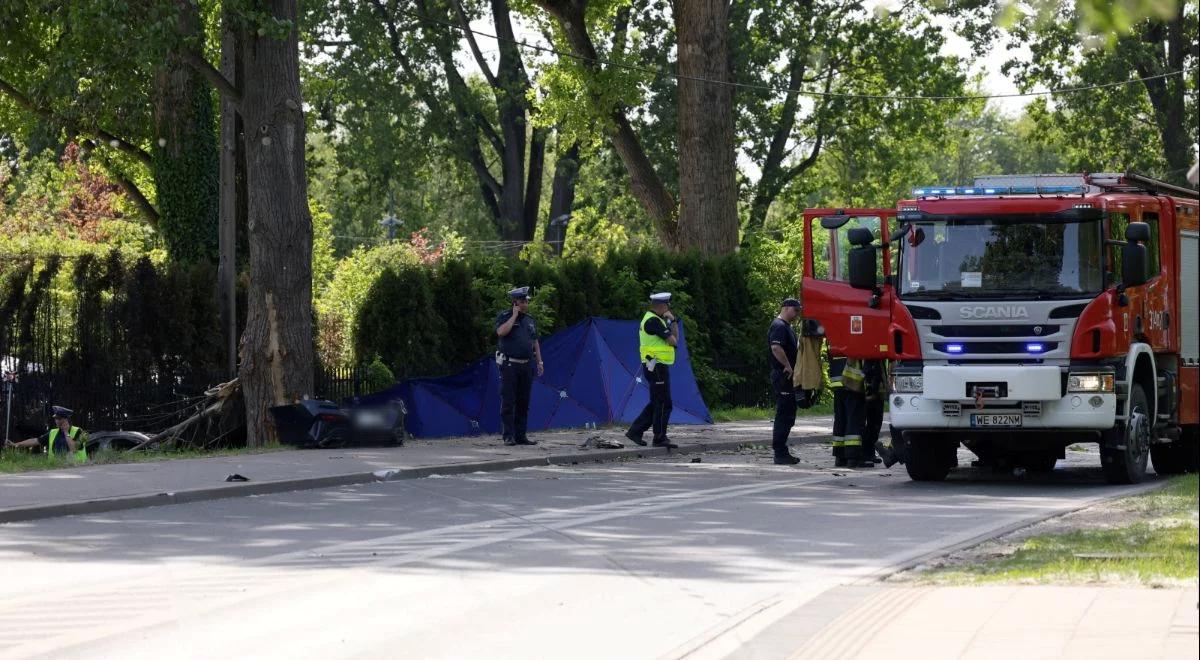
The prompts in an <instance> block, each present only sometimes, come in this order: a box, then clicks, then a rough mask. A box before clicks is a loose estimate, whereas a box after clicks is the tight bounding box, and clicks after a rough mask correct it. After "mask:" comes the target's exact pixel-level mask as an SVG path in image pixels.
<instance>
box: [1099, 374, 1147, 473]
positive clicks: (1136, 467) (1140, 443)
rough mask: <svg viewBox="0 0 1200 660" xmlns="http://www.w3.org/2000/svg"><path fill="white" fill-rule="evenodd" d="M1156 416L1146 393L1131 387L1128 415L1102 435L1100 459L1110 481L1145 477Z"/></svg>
mask: <svg viewBox="0 0 1200 660" xmlns="http://www.w3.org/2000/svg"><path fill="white" fill-rule="evenodd" d="M1152 425H1153V417H1152V412H1151V409H1150V403H1149V400H1148V399H1147V398H1146V392H1145V390H1143V389H1142V386H1141V385H1140V384H1138V383H1134V384H1132V385H1131V386H1130V387H1129V415H1128V417H1127V418H1126V419H1125V421H1123V422H1118V423H1117V424H1116V426H1114V427H1113V428H1111V429H1109V430H1108V431H1105V432H1104V433H1103V434H1102V435H1101V438H1100V461H1101V463H1102V464H1103V465H1104V477H1105V479H1106V480H1107V481H1108V483H1110V484H1136V483H1140V482H1141V481H1142V480H1144V479H1145V478H1146V464H1147V463H1148V462H1149V458H1150V439H1151V430H1152V429H1151V427H1152Z"/></svg>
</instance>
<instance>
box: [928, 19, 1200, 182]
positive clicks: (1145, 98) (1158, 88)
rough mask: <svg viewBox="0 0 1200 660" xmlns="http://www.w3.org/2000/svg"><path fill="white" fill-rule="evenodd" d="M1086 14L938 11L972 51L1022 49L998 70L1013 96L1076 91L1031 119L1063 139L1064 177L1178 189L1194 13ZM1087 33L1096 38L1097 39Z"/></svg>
mask: <svg viewBox="0 0 1200 660" xmlns="http://www.w3.org/2000/svg"><path fill="white" fill-rule="evenodd" d="M1096 4H1097V3H1095V2H1079V3H1047V4H1043V5H1036V6H1037V7H1038V8H1039V9H1040V11H1036V12H1028V13H1024V12H1018V13H1014V14H1011V15H1008V16H1007V17H1005V20H1001V21H999V22H997V21H995V20H993V19H994V18H995V17H994V16H993V14H992V12H991V8H990V7H989V6H988V3H983V2H981V0H969V1H966V2H959V3H952V4H951V5H950V6H949V8H948V9H947V11H950V12H951V13H952V15H953V16H955V17H956V18H958V19H960V29H961V30H962V31H963V33H964V34H966V35H967V36H969V37H971V38H972V39H973V41H974V42H975V44H976V46H977V47H978V48H979V49H980V50H983V49H986V48H989V47H992V45H993V44H995V43H997V42H1002V43H1008V44H1010V45H1018V44H1021V45H1026V46H1028V48H1029V50H1030V51H1031V55H1032V56H1031V57H1030V58H1028V59H1020V58H1014V59H1012V60H1011V61H1009V62H1008V63H1006V64H1005V67H1004V68H1005V70H1006V71H1007V72H1009V73H1010V74H1012V75H1014V76H1015V77H1016V79H1017V83H1018V85H1019V86H1020V87H1022V88H1023V89H1026V90H1034V89H1037V88H1043V89H1045V88H1049V89H1068V88H1085V89H1082V90H1081V91H1071V92H1066V93H1060V94H1055V95H1053V96H1052V97H1050V98H1049V99H1041V100H1039V101H1035V103H1034V105H1033V107H1032V110H1031V114H1033V115H1034V116H1036V117H1038V118H1039V119H1040V121H1041V122H1042V123H1043V124H1045V125H1047V126H1049V125H1051V124H1052V125H1053V127H1054V129H1055V130H1057V131H1060V132H1061V133H1062V134H1063V136H1064V138H1065V143H1066V145H1067V146H1068V148H1069V149H1070V153H1069V155H1068V159H1067V162H1068V165H1069V166H1070V167H1072V168H1073V169H1078V170H1090V171H1098V170H1113V169H1125V168H1131V169H1132V168H1143V169H1147V170H1149V173H1151V174H1155V175H1158V176H1161V177H1164V178H1166V179H1167V180H1169V181H1172V182H1174V183H1179V184H1182V183H1184V182H1185V174H1186V172H1187V170H1188V168H1189V167H1190V166H1191V164H1192V162H1194V161H1193V158H1194V156H1193V148H1194V145H1195V144H1196V140H1197V135H1198V131H1197V120H1198V116H1197V83H1196V71H1195V69H1196V67H1197V66H1198V65H1200V42H1198V40H1200V26H1198V21H1200V16H1198V15H1197V6H1196V3H1194V2H1174V1H1172V0H1168V1H1167V2H1164V3H1134V4H1133V6H1132V7H1131V10H1132V13H1128V14H1124V13H1122V11H1120V10H1118V8H1114V7H1109V8H1108V9H1109V10H1110V11H1107V12H1098V7H1097V6H1096ZM1097 21H1099V22H1097ZM1097 25H1099V26H1102V27H1105V28H1106V30H1105V31H1104V32H1103V33H1099V34H1097V33H1096V31H1095V30H1096V26H1097ZM1136 79H1141V80H1140V81H1137V80H1136ZM1128 81H1133V82H1129V84H1121V83H1125V82H1128Z"/></svg>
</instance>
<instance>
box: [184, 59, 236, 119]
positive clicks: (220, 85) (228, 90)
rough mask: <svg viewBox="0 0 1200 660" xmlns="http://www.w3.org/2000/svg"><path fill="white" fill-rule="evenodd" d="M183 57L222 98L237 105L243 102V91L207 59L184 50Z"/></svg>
mask: <svg viewBox="0 0 1200 660" xmlns="http://www.w3.org/2000/svg"><path fill="white" fill-rule="evenodd" d="M182 56H183V61H184V62H186V63H187V64H188V66H190V67H192V68H193V69H195V70H196V71H197V72H198V73H199V74H200V75H202V76H204V79H205V80H207V81H208V82H209V84H210V85H212V86H213V87H215V88H216V89H217V91H218V92H220V94H221V96H223V97H225V98H226V99H227V100H229V101H230V102H232V103H233V104H235V105H236V104H239V103H241V102H242V92H241V90H239V89H238V88H237V87H235V86H234V84H233V83H231V82H229V79H228V78H226V77H225V76H224V75H222V74H221V72H220V71H217V69H216V67H214V66H213V65H212V64H211V63H209V61H208V60H207V59H205V58H204V57H203V56H201V55H199V54H197V53H194V52H192V51H190V50H184V51H183V53H182Z"/></svg>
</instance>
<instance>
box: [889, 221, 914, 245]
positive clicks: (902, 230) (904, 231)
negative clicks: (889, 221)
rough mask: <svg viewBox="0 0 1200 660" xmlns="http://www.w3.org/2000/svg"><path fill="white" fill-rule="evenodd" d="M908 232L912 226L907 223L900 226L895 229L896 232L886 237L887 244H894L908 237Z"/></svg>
mask: <svg viewBox="0 0 1200 660" xmlns="http://www.w3.org/2000/svg"><path fill="white" fill-rule="evenodd" d="M910 231H912V225H910V224H908V223H907V222H906V223H904V224H902V225H900V226H899V227H898V228H896V231H894V232H892V234H891V236H888V243H895V242H897V241H899V240H900V239H902V238H904V237H905V236H908V232H910Z"/></svg>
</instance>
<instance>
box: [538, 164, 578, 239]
mask: <svg viewBox="0 0 1200 660" xmlns="http://www.w3.org/2000/svg"><path fill="white" fill-rule="evenodd" d="M560 146H561V145H560ZM578 180H579V142H578V141H575V142H573V143H572V144H571V146H569V147H567V148H566V150H564V151H560V152H559V153H558V157H557V159H556V160H555V162H554V182H553V183H552V184H551V186H550V217H549V219H548V220H547V221H546V231H545V234H544V235H545V240H546V242H547V243H551V244H552V246H553V247H554V251H555V253H557V254H559V255H562V251H563V245H564V243H566V240H567V222H569V217H564V216H570V214H571V210H572V209H573V208H574V206H575V182H576V181H578ZM559 218H563V219H562V220H559Z"/></svg>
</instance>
